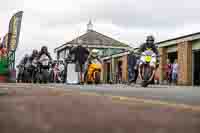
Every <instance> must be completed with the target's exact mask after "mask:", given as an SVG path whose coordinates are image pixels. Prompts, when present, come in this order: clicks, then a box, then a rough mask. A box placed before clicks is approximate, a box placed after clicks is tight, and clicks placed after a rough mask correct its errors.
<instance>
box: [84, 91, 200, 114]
mask: <svg viewBox="0 0 200 133" xmlns="http://www.w3.org/2000/svg"><path fill="white" fill-rule="evenodd" d="M80 94H81V95H88V96H106V97H111V98H112V99H113V100H120V101H127V102H140V103H146V104H152V105H164V106H170V107H175V108H182V109H188V110H192V111H200V106H192V105H187V104H178V103H170V102H165V101H160V100H150V99H142V98H135V97H124V96H113V95H101V94H98V93H95V92H80Z"/></svg>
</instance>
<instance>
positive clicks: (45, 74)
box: [39, 54, 50, 83]
mask: <svg viewBox="0 0 200 133" xmlns="http://www.w3.org/2000/svg"><path fill="white" fill-rule="evenodd" d="M39 64H40V78H39V80H40V83H41V82H43V83H47V82H49V74H50V73H49V68H50V59H49V57H48V56H47V55H46V54H43V55H42V56H41V57H40V59H39Z"/></svg>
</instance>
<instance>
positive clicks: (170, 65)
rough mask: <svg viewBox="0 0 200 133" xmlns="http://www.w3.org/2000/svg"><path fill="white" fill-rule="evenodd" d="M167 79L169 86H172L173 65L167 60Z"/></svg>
mask: <svg viewBox="0 0 200 133" xmlns="http://www.w3.org/2000/svg"><path fill="white" fill-rule="evenodd" d="M164 71H165V79H166V80H167V83H168V84H171V82H172V64H171V63H170V60H169V59H167V64H166V65H165V70H164Z"/></svg>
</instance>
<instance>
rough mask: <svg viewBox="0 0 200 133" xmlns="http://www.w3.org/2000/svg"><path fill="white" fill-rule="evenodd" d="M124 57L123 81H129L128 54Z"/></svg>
mask: <svg viewBox="0 0 200 133" xmlns="http://www.w3.org/2000/svg"><path fill="white" fill-rule="evenodd" d="M121 58H122V81H124V82H126V81H128V57H127V55H125V56H123V57H121Z"/></svg>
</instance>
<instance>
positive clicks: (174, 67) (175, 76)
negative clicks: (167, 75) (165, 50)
mask: <svg viewBox="0 0 200 133" xmlns="http://www.w3.org/2000/svg"><path fill="white" fill-rule="evenodd" d="M177 79H178V63H177V59H175V60H174V63H173V65H172V81H173V83H174V84H175V85H176V84H177Z"/></svg>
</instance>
